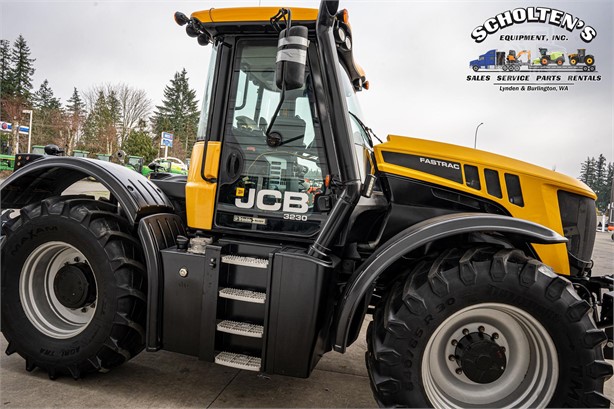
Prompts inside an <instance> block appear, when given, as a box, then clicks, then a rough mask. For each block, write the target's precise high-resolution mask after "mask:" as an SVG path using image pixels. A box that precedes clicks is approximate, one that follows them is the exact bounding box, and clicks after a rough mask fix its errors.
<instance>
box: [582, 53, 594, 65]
mask: <svg viewBox="0 0 614 409" xmlns="http://www.w3.org/2000/svg"><path fill="white" fill-rule="evenodd" d="M584 63H585V64H586V65H593V64H595V57H593V56H592V55H587V56H586V58H584Z"/></svg>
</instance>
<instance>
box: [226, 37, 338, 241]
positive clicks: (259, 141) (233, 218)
mask: <svg viewBox="0 0 614 409" xmlns="http://www.w3.org/2000/svg"><path fill="white" fill-rule="evenodd" d="M276 54H277V43H276V41H266V42H265V41H258V42H254V41H239V42H238V43H237V50H236V51H235V58H234V63H233V79H232V88H231V94H230V104H229V107H230V112H229V113H228V114H227V116H226V118H227V123H226V125H225V133H224V138H223V145H222V158H221V163H220V180H219V191H218V204H217V212H216V224H217V225H218V226H221V227H232V228H238V229H250V230H264V231H280V232H292V233H300V234H307V235H311V234H315V233H317V231H318V230H319V227H320V222H321V217H318V216H319V215H320V214H321V213H322V212H321V211H320V210H319V209H318V207H317V205H316V203H317V201H316V197H317V196H318V195H321V194H324V193H325V192H324V191H325V188H324V186H323V181H324V178H325V176H326V175H328V168H327V166H326V162H325V159H326V156H325V153H324V150H323V143H322V140H321V134H320V130H319V126H318V125H317V124H318V118H317V111H316V108H315V107H316V104H315V99H314V95H313V86H312V82H311V81H312V79H311V76H310V75H309V65H307V68H306V76H305V78H306V84H305V85H304V86H303V87H302V88H300V89H297V90H291V91H286V95H285V98H284V101H283V103H282V105H281V107H280V109H279V112H278V114H277V115H275V112H276V110H277V108H278V105H279V102H280V93H281V90H280V89H278V88H277V85H276V83H275V58H276ZM271 124H273V125H271ZM269 128H270V132H269V136H268V138H267V130H268V129H269ZM271 135H273V136H274V137H275V138H276V140H277V142H276V143H272V142H271Z"/></svg>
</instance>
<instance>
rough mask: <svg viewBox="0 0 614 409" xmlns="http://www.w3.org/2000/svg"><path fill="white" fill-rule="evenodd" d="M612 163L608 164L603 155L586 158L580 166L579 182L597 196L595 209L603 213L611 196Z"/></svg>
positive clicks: (613, 172)
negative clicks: (584, 184)
mask: <svg viewBox="0 0 614 409" xmlns="http://www.w3.org/2000/svg"><path fill="white" fill-rule="evenodd" d="M613 176H614V163H608V162H607V159H606V158H605V156H603V154H600V155H599V157H598V158H597V159H595V158H586V160H585V161H584V162H583V163H582V164H581V174H580V180H581V181H582V182H584V183H586V184H587V185H588V187H590V188H591V189H592V190H593V191H594V192H595V194H596V195H597V200H596V205H597V209H599V210H601V211H605V210H606V208H607V206H608V203H609V201H610V198H611V194H612V177H613Z"/></svg>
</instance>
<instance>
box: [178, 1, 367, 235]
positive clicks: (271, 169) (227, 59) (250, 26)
mask: <svg viewBox="0 0 614 409" xmlns="http://www.w3.org/2000/svg"><path fill="white" fill-rule="evenodd" d="M317 15H318V11H317V10H316V9H303V8H292V9H277V8H268V7H264V8H237V9H212V10H206V11H202V12H196V13H193V14H192V16H191V18H188V17H187V16H185V15H183V14H182V13H177V14H176V16H175V20H176V21H177V23H178V24H180V25H185V26H186V32H187V33H188V35H190V36H193V37H194V36H195V37H197V39H198V42H199V43H200V44H201V45H207V44H211V46H212V47H213V53H212V58H211V63H210V64H211V65H210V68H209V72H208V78H207V86H206V91H205V95H204V98H203V109H202V111H201V119H200V124H199V130H198V141H197V143H196V145H195V147H194V150H193V155H192V159H191V162H192V163H193V164H194V166H192V167H191V169H190V172H189V177H188V183H187V186H186V203H187V204H188V205H187V224H188V226H189V227H191V228H194V229H203V230H211V231H214V232H221V233H240V234H244V233H247V234H249V233H252V234H262V233H263V232H267V233H271V234H274V235H275V237H279V238H283V237H294V238H298V239H299V240H301V239H303V240H306V241H313V239H314V238H315V237H316V236H317V235H318V233H320V232H321V231H322V228H323V226H324V225H325V223H326V221H327V220H328V219H329V217H330V214H331V211H332V209H333V207H334V204H335V202H336V201H337V198H338V196H339V194H340V193H341V190H342V189H341V187H342V185H343V183H342V182H344V181H347V180H352V181H353V182H356V183H358V184H360V182H362V181H364V180H365V177H366V176H367V175H368V174H369V173H371V172H372V168H371V166H370V163H371V162H372V149H371V147H372V143H371V142H370V137H369V134H368V132H367V130H366V129H365V128H364V126H363V125H361V124H362V120H361V119H360V118H361V117H362V112H361V110H360V107H359V105H358V102H357V100H356V92H358V91H360V90H362V89H363V88H368V82H367V81H366V77H365V74H364V72H363V71H362V69H361V68H360V67H359V66H358V65H357V64H356V63H355V62H354V59H353V56H352V34H351V30H350V26H349V24H348V15H347V11H345V10H343V11H341V12H339V13H336V14H335V15H332V16H330V18H331V24H333V25H334V29H333V32H334V33H335V34H334V38H333V39H331V41H330V42H331V44H330V45H329V46H330V47H331V48H332V47H334V51H335V52H333V53H330V55H332V56H333V57H334V58H332V60H330V55H329V56H326V55H324V53H323V52H322V48H323V47H325V46H323V45H322V44H319V43H318V37H317V35H316V18H317ZM331 67H333V68H332V69H331ZM333 129H334V130H336V131H337V132H334V133H333V132H331V131H333ZM349 146H355V149H347V148H348V147H349Z"/></svg>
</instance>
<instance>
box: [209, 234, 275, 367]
mask: <svg viewBox="0 0 614 409" xmlns="http://www.w3.org/2000/svg"><path fill="white" fill-rule="evenodd" d="M241 249H242V248H241V245H240V244H238V245H237V244H234V243H231V244H229V245H225V246H224V245H223V246H222V254H221V257H220V260H221V265H220V271H219V279H218V292H217V296H218V300H219V301H218V305H217V312H216V317H215V318H216V327H215V359H214V360H215V363H217V364H220V365H224V366H228V367H232V368H237V369H242V370H246V371H256V372H257V371H261V370H262V369H263V368H262V362H263V355H264V351H265V349H266V348H265V342H266V330H265V326H266V315H267V314H266V311H267V308H268V305H267V302H268V299H267V298H268V297H267V290H268V288H269V282H270V277H271V274H270V271H271V269H270V267H271V266H270V264H271V263H270V259H271V258H270V253H271V251H272V249H271V248H268V247H263V248H262V251H260V253H262V254H259V255H257V256H254V255H243V254H240V253H241ZM229 250H238V251H236V253H235V252H232V251H229ZM250 250H252V252H253V248H252V247H250Z"/></svg>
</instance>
